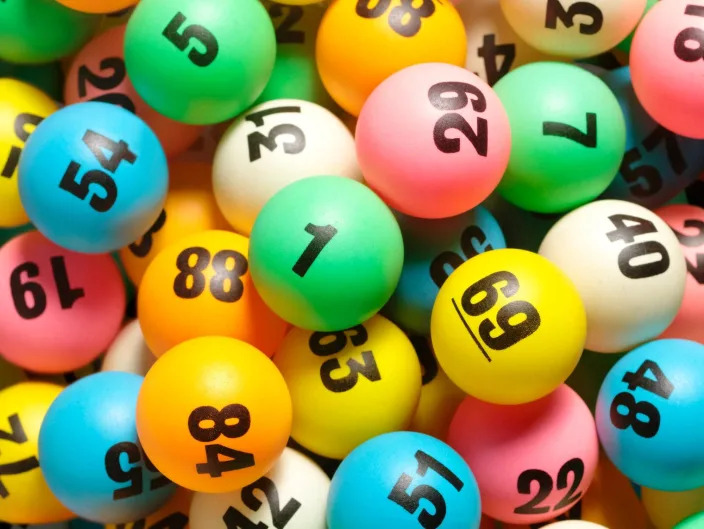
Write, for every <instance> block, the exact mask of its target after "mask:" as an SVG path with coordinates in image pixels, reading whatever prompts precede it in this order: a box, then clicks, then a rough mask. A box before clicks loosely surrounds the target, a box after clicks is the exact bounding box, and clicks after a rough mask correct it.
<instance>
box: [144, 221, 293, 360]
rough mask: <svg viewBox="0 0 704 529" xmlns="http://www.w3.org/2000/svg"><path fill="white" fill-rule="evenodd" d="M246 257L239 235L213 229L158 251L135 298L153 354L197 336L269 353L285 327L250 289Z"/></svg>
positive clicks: (244, 242)
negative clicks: (227, 340)
mask: <svg viewBox="0 0 704 529" xmlns="http://www.w3.org/2000/svg"><path fill="white" fill-rule="evenodd" d="M248 254H249V241H248V240H247V239H246V238H245V237H243V236H242V235H237V234H236V233H232V232H228V231H219V230H210V231H202V232H198V233H194V234H192V235H188V236H187V237H183V238H180V239H179V240H177V241H176V242H175V243H172V244H170V245H168V246H166V247H165V248H164V249H163V250H161V251H160V252H159V254H158V255H157V256H156V257H155V258H154V260H153V261H152V262H151V263H150V264H149V267H148V268H147V270H146V272H145V273H144V277H143V278H142V283H141V285H140V289H139V297H138V299H137V314H138V316H139V323H140V326H141V328H142V332H143V333H144V339H145V341H146V342H147V345H148V346H149V348H150V349H151V350H152V351H153V352H154V354H155V355H157V356H160V355H162V354H164V353H165V352H166V351H167V350H168V349H170V348H171V347H173V346H175V345H177V344H179V343H181V342H184V341H186V340H190V339H191V338H197V337H199V336H230V337H233V338H237V339H239V340H242V341H245V342H247V343H251V344H252V345H254V346H255V347H257V348H258V349H260V350H262V351H264V352H265V353H266V354H267V355H268V356H271V355H272V354H274V350H275V349H276V347H278V345H279V344H280V343H281V340H282V339H283V336H284V334H285V333H286V329H287V325H286V323H285V322H284V321H283V320H281V319H280V318H279V317H278V316H276V314H274V313H273V312H272V311H271V310H270V309H269V308H268V307H267V306H266V305H265V304H264V302H263V301H262V299H261V298H260V297H259V294H258V293H257V291H256V290H255V289H254V284H253V283H252V279H251V274H250V259H249V255H248Z"/></svg>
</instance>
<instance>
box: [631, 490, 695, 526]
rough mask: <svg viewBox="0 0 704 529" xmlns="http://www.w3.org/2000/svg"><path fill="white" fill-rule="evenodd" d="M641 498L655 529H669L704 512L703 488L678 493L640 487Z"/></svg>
mask: <svg viewBox="0 0 704 529" xmlns="http://www.w3.org/2000/svg"><path fill="white" fill-rule="evenodd" d="M641 497H642V499H643V506H644V507H645V509H646V511H647V512H648V517H649V518H650V519H651V520H652V522H653V525H654V526H655V527H657V529H670V528H671V527H674V526H676V525H677V522H680V521H682V520H684V519H685V518H687V517H688V516H691V515H693V514H696V513H698V512H701V511H704V487H698V488H696V489H692V490H683V491H679V492H669V491H664V490H655V489H649V488H648V487H642V488H641Z"/></svg>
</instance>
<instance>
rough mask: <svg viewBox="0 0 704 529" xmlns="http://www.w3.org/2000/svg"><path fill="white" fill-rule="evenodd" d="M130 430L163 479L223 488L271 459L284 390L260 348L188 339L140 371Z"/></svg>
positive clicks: (280, 429)
mask: <svg viewBox="0 0 704 529" xmlns="http://www.w3.org/2000/svg"><path fill="white" fill-rule="evenodd" d="M174 381H178V383H174ZM234 421H237V422H234ZM137 430H138V432H139V438H140V440H141V442H142V446H143V447H144V450H145V451H146V453H147V454H148V455H149V457H150V458H151V460H152V461H153V462H154V464H155V465H156V466H157V468H159V469H160V470H161V471H162V472H163V473H164V475H165V476H167V477H168V478H169V479H171V480H172V481H174V482H175V483H177V484H179V485H181V486H182V487H186V488H188V489H191V490H194V491H200V492H228V491H232V490H235V489H238V488H242V487H244V486H246V485H248V484H250V483H252V482H254V481H256V480H257V479H259V478H260V477H262V476H263V475H264V474H266V473H267V472H268V471H269V469H271V467H272V466H273V465H274V464H275V463H276V460H277V459H278V457H279V456H280V455H281V453H282V452H283V450H284V447H285V446H286V442H287V441H288V437H289V434H290V432H291V397H290V396H289V392H288V389H287V388H286V383H285V382H284V379H283V377H282V376H281V374H280V373H279V371H278V370H277V369H276V367H275V366H274V364H273V363H272V362H271V360H269V359H268V358H267V357H266V356H265V355H264V354H263V353H262V352H261V351H258V350H257V349H255V348H254V347H252V346H251V345H249V344H246V343H244V342H241V341H239V340H235V339H234V338H225V337H220V336H207V337H203V338H196V339H194V340H189V341H187V342H184V343H182V344H179V345H177V346H176V347H174V348H173V349H171V350H169V351H168V352H167V353H166V354H165V355H164V356H162V357H160V358H159V359H158V360H157V361H156V363H155V364H154V366H153V367H152V368H151V369H150V370H149V372H148V373H147V376H146V377H145V380H144V384H143V385H142V389H141V391H140V393H139V399H138V401H137Z"/></svg>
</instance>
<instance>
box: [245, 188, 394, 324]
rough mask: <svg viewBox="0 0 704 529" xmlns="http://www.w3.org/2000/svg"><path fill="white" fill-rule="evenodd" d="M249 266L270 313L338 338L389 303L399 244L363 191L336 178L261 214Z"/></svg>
mask: <svg viewBox="0 0 704 529" xmlns="http://www.w3.org/2000/svg"><path fill="white" fill-rule="evenodd" d="M302 205H305V207H301V206H302ZM251 261H252V279H253V280H254V284H255V285H256V287H257V290H258V291H259V293H260V294H261V296H262V298H263V299H264V301H265V302H266V304H267V305H268V306H269V307H270V308H271V309H272V310H273V311H274V312H276V313H277V314H278V315H279V316H281V317H282V318H283V319H284V320H286V321H288V322H290V323H292V324H293V325H296V326H297V327H303V328H304V329H310V330H320V331H337V330H339V329H346V328H349V327H353V326H355V325H357V324H359V323H361V322H363V321H364V320H367V319H369V318H370V317H372V316H373V315H374V314H376V313H377V312H378V311H379V309H381V307H382V306H383V305H384V304H385V303H386V302H387V301H388V299H389V298H390V297H391V294H393V291H394V289H395V288H396V285H397V283H398V279H399V277H400V275H401V268H402V266H403V238H402V236H401V230H400V229H399V227H398V223H397V222H396V220H395V219H394V216H393V214H392V213H391V211H389V209H388V208H387V207H386V205H385V204H384V203H383V202H382V201H381V199H380V198H379V197H377V196H376V195H375V194H374V193H373V192H372V191H371V190H370V189H369V188H367V187H365V186H364V185H362V184H360V183H359V182H355V181H354V180H350V179H348V178H340V177H338V176H319V177H312V178H304V179H303V180H299V181H297V182H294V183H292V184H289V185H288V186H286V187H285V188H283V189H282V190H281V191H279V192H278V193H276V195H274V196H273V197H272V198H271V199H270V200H269V201H268V202H267V203H266V205H265V206H264V207H263V208H262V210H261V212H260V213H259V216H258V217H257V220H256V222H255V224H254V227H253V228H252V247H251Z"/></svg>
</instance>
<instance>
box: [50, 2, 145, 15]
mask: <svg viewBox="0 0 704 529" xmlns="http://www.w3.org/2000/svg"><path fill="white" fill-rule="evenodd" d="M56 1H57V2H59V3H60V4H63V5H65V6H66V7H70V8H71V9H75V10H76V11H83V12H85V13H115V12H117V11H121V10H123V9H126V8H128V7H130V6H131V5H134V4H136V3H137V2H138V0H98V1H97V2H96V1H95V0H56Z"/></svg>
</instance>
